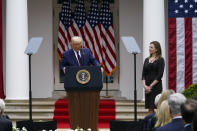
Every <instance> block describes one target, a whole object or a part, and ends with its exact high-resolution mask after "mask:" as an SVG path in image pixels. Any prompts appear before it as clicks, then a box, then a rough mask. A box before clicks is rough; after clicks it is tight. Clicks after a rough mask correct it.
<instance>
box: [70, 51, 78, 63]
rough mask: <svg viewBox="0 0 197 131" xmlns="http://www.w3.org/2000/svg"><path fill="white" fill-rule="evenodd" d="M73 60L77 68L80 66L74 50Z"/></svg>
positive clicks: (72, 52) (72, 53)
mask: <svg viewBox="0 0 197 131" xmlns="http://www.w3.org/2000/svg"><path fill="white" fill-rule="evenodd" d="M71 57H72V58H71V59H72V60H73V62H74V65H76V66H79V63H78V61H77V58H76V56H75V52H74V50H73V49H72V51H71Z"/></svg>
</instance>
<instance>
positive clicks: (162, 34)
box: [2, 0, 168, 100]
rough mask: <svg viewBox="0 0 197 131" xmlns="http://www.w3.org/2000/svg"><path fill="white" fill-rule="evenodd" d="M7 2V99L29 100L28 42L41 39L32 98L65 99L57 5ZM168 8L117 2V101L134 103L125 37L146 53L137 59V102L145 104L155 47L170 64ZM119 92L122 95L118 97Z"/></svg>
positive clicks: (157, 1)
mask: <svg viewBox="0 0 197 131" xmlns="http://www.w3.org/2000/svg"><path fill="white" fill-rule="evenodd" d="M2 1H3V56H4V57H3V59H4V61H3V63H4V65H3V66H4V88H5V92H6V99H28V98H29V64H28V62H29V61H28V56H27V55H25V54H24V51H25V48H26V46H27V44H28V40H29V39H30V38H32V37H37V36H41V37H43V38H44V41H43V43H42V45H41V47H40V49H39V51H38V52H37V54H35V55H33V56H32V61H31V63H32V70H31V73H32V80H31V81H32V96H33V98H51V97H54V96H55V94H56V97H57V96H59V97H61V95H65V91H64V89H63V84H61V83H59V74H58V71H59V65H58V56H57V52H56V49H57V30H58V13H59V12H60V11H61V5H60V4H58V3H57V0H2ZM167 2H168V1H165V0H132V1H131V0H114V3H112V5H111V6H110V7H112V8H113V14H114V21H115V22H114V24H115V36H116V44H117V58H118V69H117V70H116V71H115V73H114V83H112V84H109V85H108V86H109V91H110V92H111V95H117V97H125V98H127V99H131V100H132V99H133V89H134V57H133V56H132V55H131V54H128V53H127V51H126V49H125V47H124V45H123V43H122V41H121V39H120V37H121V36H133V37H134V38H135V39H136V41H137V43H138V44H139V47H140V48H141V50H142V53H141V54H138V55H137V63H136V65H137V70H136V76H137V81H136V82H137V99H138V100H142V99H143V98H144V96H143V94H144V91H143V87H142V83H141V74H142V66H143V61H144V59H145V58H146V57H147V56H148V55H149V53H148V49H149V43H150V42H151V41H153V40H157V41H159V42H160V43H161V47H162V55H163V57H164V59H165V60H166V63H167V58H168V56H167V49H168V47H167V33H166V32H167ZM167 68H168V67H167V64H166V67H165V73H164V76H163V79H162V80H163V88H164V89H166V88H167V86H168V84H167V73H166V72H167ZM105 89H106V85H105V84H104V88H103V95H105ZM113 92H119V93H113Z"/></svg>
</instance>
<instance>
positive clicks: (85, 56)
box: [61, 48, 100, 69]
mask: <svg viewBox="0 0 197 131" xmlns="http://www.w3.org/2000/svg"><path fill="white" fill-rule="evenodd" d="M80 53H81V63H82V66H90V65H94V66H100V64H99V63H98V61H97V60H96V59H95V58H94V57H93V55H92V54H91V52H90V50H89V49H88V48H82V49H80ZM66 66H79V64H78V61H77V58H76V56H75V53H74V51H73V49H69V50H68V51H66V52H64V53H63V55H62V60H61V69H63V67H66Z"/></svg>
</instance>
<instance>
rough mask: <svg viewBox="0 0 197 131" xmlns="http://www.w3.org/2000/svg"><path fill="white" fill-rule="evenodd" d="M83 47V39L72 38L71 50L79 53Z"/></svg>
mask: <svg viewBox="0 0 197 131" xmlns="http://www.w3.org/2000/svg"><path fill="white" fill-rule="evenodd" d="M81 47H82V38H81V37H79V36H73V37H72V38H71V48H72V49H73V50H75V51H79V50H80V49H81Z"/></svg>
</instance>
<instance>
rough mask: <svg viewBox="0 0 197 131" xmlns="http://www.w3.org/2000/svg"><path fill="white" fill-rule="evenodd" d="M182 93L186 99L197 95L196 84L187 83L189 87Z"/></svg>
mask: <svg viewBox="0 0 197 131" xmlns="http://www.w3.org/2000/svg"><path fill="white" fill-rule="evenodd" d="M182 93H183V95H184V96H185V97H186V98H187V99H190V98H192V97H194V96H197V84H191V85H189V87H188V88H187V89H185V90H184V91H183V92H182Z"/></svg>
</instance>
